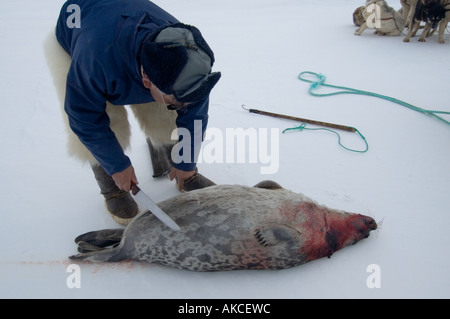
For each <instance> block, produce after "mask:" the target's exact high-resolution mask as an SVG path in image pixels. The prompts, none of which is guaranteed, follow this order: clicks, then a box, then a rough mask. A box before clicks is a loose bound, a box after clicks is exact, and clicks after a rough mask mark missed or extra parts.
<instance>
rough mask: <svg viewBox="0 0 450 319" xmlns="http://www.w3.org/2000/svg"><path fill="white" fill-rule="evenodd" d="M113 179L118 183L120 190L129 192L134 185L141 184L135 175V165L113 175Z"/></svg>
mask: <svg viewBox="0 0 450 319" xmlns="http://www.w3.org/2000/svg"><path fill="white" fill-rule="evenodd" d="M111 177H112V179H113V180H114V182H115V183H116V185H117V187H119V189H121V190H123V191H125V192H129V191H130V190H131V186H132V184H136V185H137V184H139V182H138V180H137V178H136V175H135V173H134V168H133V165H130V166H128V167H127V168H125V169H124V170H123V171H121V172H118V173H114V174H112V176H111Z"/></svg>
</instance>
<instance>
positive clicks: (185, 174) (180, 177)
mask: <svg viewBox="0 0 450 319" xmlns="http://www.w3.org/2000/svg"><path fill="white" fill-rule="evenodd" d="M195 172H196V171H195V170H193V171H182V170H179V169H177V168H175V167H172V170H171V171H170V174H169V178H170V180H173V179H174V178H175V177H176V178H177V184H178V190H179V191H180V192H181V191H182V190H183V185H184V181H185V180H187V179H188V178H189V177H191V176H193V175H194V174H195Z"/></svg>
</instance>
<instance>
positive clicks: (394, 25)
mask: <svg viewBox="0 0 450 319" xmlns="http://www.w3.org/2000/svg"><path fill="white" fill-rule="evenodd" d="M449 1H450V0H449ZM363 17H364V19H365V22H364V23H363V24H362V25H361V27H360V28H359V29H357V30H356V32H355V35H361V34H362V33H363V32H364V30H366V29H367V28H372V29H375V30H376V31H375V33H376V34H379V35H389V36H396V35H401V34H402V31H403V29H404V27H405V20H404V19H403V17H402V15H401V14H400V13H398V12H397V11H395V10H394V9H393V8H391V7H390V6H388V4H387V3H386V1H384V0H367V1H366V4H365V6H364V11H363Z"/></svg>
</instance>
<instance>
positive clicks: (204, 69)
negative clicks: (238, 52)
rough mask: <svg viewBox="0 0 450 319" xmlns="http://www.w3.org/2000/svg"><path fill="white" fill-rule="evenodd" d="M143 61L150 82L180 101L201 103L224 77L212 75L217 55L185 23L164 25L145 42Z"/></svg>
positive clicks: (215, 73) (193, 28)
mask: <svg viewBox="0 0 450 319" xmlns="http://www.w3.org/2000/svg"><path fill="white" fill-rule="evenodd" d="M140 59H141V64H142V67H143V68H144V71H145V73H146V74H147V76H148V77H149V79H150V81H152V83H153V84H155V85H156V87H157V88H158V89H160V90H161V91H162V92H164V93H166V94H173V95H174V96H175V98H176V99H177V101H179V102H196V101H199V100H202V99H203V98H205V97H206V96H207V95H208V94H209V92H210V91H211V89H212V88H213V87H214V85H215V84H216V83H217V81H219V79H220V76H221V74H220V72H211V68H212V65H213V63H214V54H213V52H212V50H211V48H210V47H209V46H208V44H207V43H206V41H205V39H204V38H203V37H202V35H201V33H200V31H199V30H198V29H197V28H196V27H194V26H190V25H186V24H183V23H176V24H172V25H170V26H165V27H163V28H162V29H161V30H160V31H159V32H156V33H154V34H153V35H152V36H150V37H149V38H148V39H146V40H144V43H143V44H142V48H141V52H140Z"/></svg>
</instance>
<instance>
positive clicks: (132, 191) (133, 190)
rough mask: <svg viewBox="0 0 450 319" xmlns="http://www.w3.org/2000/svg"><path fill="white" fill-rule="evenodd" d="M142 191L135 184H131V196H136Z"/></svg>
mask: <svg viewBox="0 0 450 319" xmlns="http://www.w3.org/2000/svg"><path fill="white" fill-rule="evenodd" d="M140 190H141V189H140V188H139V186H137V185H136V184H135V183H131V194H133V195H136V194H137V193H139V191H140Z"/></svg>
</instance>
